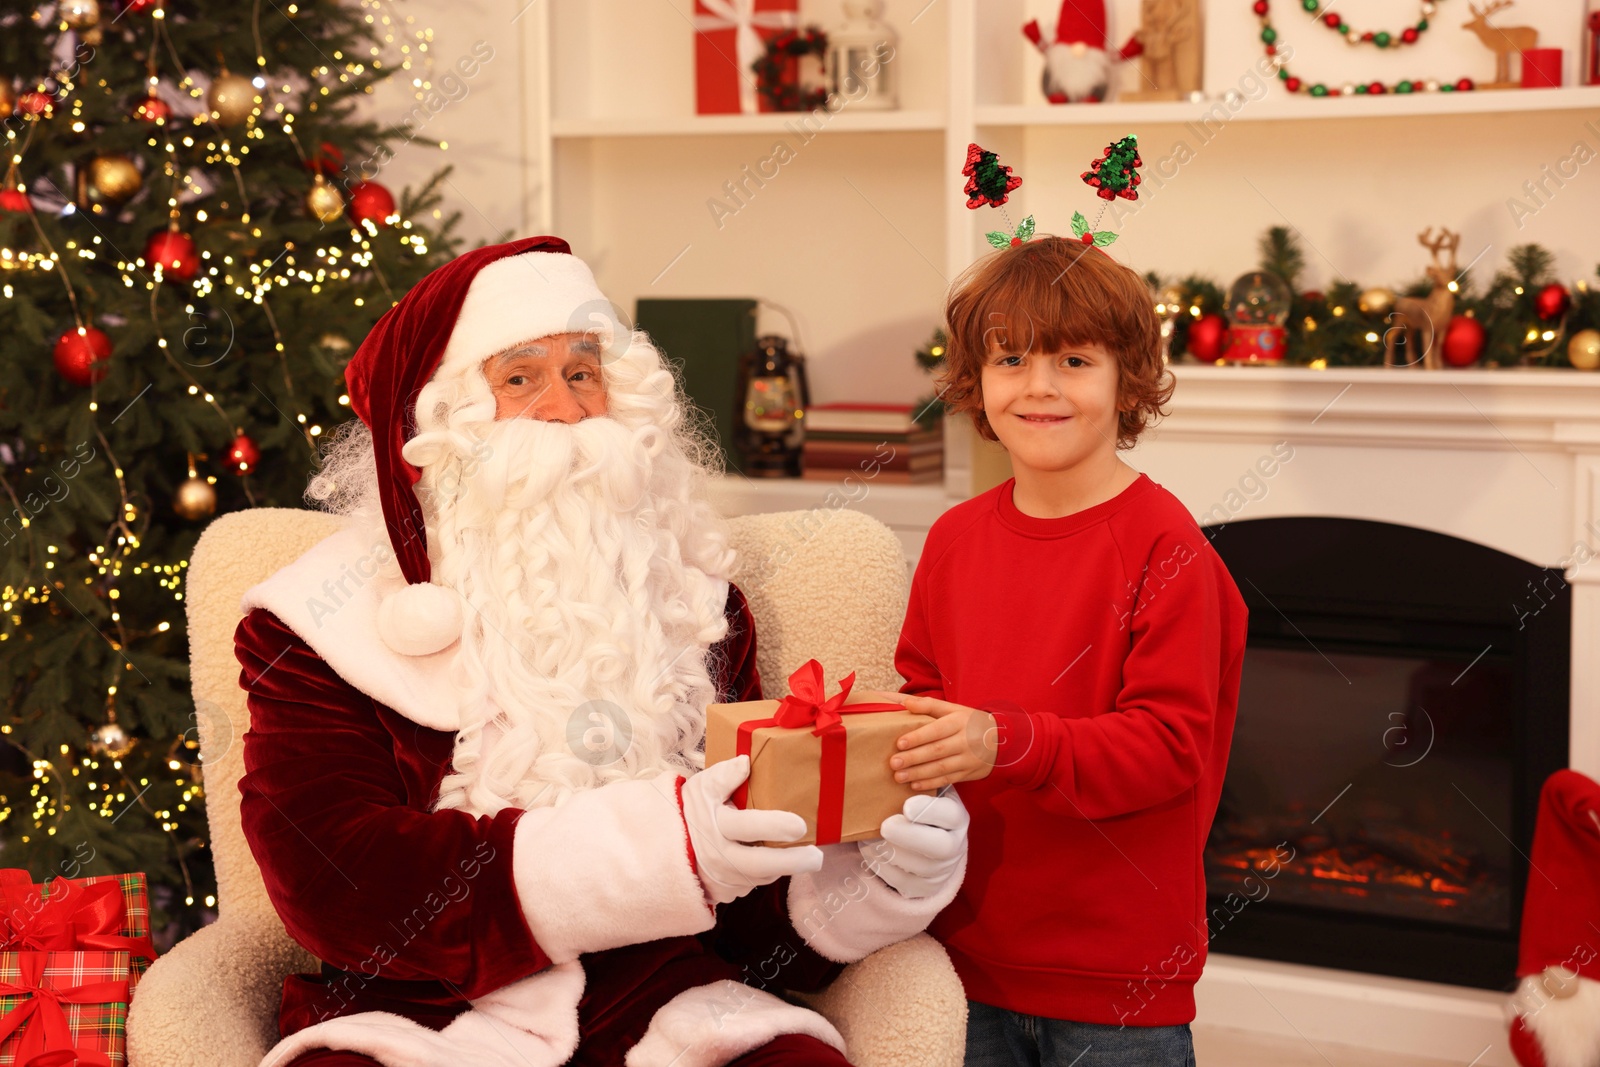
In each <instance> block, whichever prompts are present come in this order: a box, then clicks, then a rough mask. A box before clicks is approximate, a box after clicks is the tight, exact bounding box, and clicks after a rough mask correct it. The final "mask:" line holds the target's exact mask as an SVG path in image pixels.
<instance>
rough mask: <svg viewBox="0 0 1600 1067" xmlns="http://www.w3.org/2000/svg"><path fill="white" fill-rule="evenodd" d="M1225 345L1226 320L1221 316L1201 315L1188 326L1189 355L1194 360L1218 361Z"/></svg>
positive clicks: (1226, 338) (1226, 336)
mask: <svg viewBox="0 0 1600 1067" xmlns="http://www.w3.org/2000/svg"><path fill="white" fill-rule="evenodd" d="M1227 343H1228V320H1227V319H1225V318H1223V317H1222V316H1221V315H1216V314H1212V315H1201V316H1200V317H1199V318H1198V319H1195V320H1194V322H1192V323H1190V324H1189V339H1188V347H1189V353H1190V355H1192V356H1194V358H1195V359H1203V360H1205V361H1206V362H1208V363H1209V362H1211V361H1212V360H1216V359H1220V358H1221V357H1222V350H1223V349H1224V348H1226V347H1227Z"/></svg>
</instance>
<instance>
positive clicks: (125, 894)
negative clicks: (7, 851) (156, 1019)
mask: <svg viewBox="0 0 1600 1067" xmlns="http://www.w3.org/2000/svg"><path fill="white" fill-rule="evenodd" d="M83 949H96V950H100V951H106V952H119V951H120V952H126V953H128V956H129V966H130V971H129V975H128V988H129V992H130V994H131V992H132V990H133V989H134V987H136V986H137V985H138V984H139V977H140V976H141V975H142V974H144V972H145V970H146V969H148V968H149V966H150V964H152V963H154V962H155V958H156V950H155V944H154V943H153V942H152V941H151V939H150V898H149V894H148V893H147V891H146V888H145V880H144V875H142V874H115V875H96V876H94V877H90V878H56V879H54V880H52V881H50V882H48V883H46V884H44V885H34V884H33V879H32V876H31V875H29V874H28V872H27V871H25V870H19V869H16V868H7V869H0V950H10V951H22V952H72V951H76V950H83Z"/></svg>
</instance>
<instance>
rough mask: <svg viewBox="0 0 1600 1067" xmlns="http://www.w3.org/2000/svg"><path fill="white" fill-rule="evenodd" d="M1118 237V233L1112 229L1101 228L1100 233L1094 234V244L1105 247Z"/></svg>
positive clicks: (1097, 246)
mask: <svg viewBox="0 0 1600 1067" xmlns="http://www.w3.org/2000/svg"><path fill="white" fill-rule="evenodd" d="M1116 239H1117V235H1116V234H1114V233H1112V232H1111V231H1110V230H1101V231H1100V232H1099V233H1097V234H1095V235H1094V245H1095V247H1096V248H1104V247H1105V246H1106V245H1108V244H1110V243H1111V242H1112V241H1115V240H1116Z"/></svg>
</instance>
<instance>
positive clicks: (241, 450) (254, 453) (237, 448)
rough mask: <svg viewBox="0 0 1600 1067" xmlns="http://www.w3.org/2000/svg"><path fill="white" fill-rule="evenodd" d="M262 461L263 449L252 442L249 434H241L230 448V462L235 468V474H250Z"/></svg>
mask: <svg viewBox="0 0 1600 1067" xmlns="http://www.w3.org/2000/svg"><path fill="white" fill-rule="evenodd" d="M260 460H261V449H259V448H257V447H256V443H255V442H254V441H252V440H250V435H249V434H245V433H242V434H240V435H239V436H238V437H235V438H234V439H233V443H232V444H230V445H229V446H228V462H229V463H230V464H231V465H232V466H233V473H235V474H249V473H250V472H251V471H252V470H254V469H255V465H256V464H257V463H258V462H260Z"/></svg>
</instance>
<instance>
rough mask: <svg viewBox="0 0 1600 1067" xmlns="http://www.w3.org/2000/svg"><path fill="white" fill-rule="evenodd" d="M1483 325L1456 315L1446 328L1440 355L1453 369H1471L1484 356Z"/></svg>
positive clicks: (1472, 319) (1467, 317)
mask: <svg viewBox="0 0 1600 1067" xmlns="http://www.w3.org/2000/svg"><path fill="white" fill-rule="evenodd" d="M1483 338H1484V333H1483V323H1481V322H1479V321H1478V320H1477V319H1475V318H1472V317H1471V316H1468V315H1455V316H1452V317H1451V319H1450V325H1449V326H1446V327H1445V330H1444V340H1443V341H1442V342H1441V343H1440V349H1439V351H1440V354H1441V355H1443V356H1444V361H1445V362H1446V363H1448V364H1450V366H1452V367H1470V366H1472V365H1473V364H1474V363H1476V362H1478V357H1479V356H1481V355H1483Z"/></svg>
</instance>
